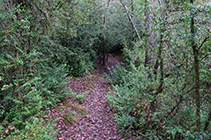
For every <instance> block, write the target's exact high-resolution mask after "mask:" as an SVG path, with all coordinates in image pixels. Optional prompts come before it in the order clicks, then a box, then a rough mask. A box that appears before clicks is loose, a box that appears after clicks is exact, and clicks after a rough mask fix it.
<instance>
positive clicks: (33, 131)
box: [0, 117, 57, 140]
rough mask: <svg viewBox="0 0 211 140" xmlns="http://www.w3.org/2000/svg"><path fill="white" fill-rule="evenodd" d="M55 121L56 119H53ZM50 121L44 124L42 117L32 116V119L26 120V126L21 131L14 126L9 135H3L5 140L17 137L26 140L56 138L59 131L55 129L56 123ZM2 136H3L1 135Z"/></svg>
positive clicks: (53, 139)
mask: <svg viewBox="0 0 211 140" xmlns="http://www.w3.org/2000/svg"><path fill="white" fill-rule="evenodd" d="M53 122H54V121H53ZM53 122H50V121H48V122H47V123H46V124H45V125H44V121H43V119H42V118H40V119H38V118H37V117H31V118H30V121H27V122H25V123H26V127H25V128H24V129H22V130H21V131H20V130H18V129H16V128H14V130H12V132H8V133H10V135H9V136H8V137H3V136H2V139H3V138H4V139H5V140H17V139H26V140H37V139H39V140H56V133H57V131H55V130H53V128H54V126H55V124H53ZM0 138H1V136H0Z"/></svg>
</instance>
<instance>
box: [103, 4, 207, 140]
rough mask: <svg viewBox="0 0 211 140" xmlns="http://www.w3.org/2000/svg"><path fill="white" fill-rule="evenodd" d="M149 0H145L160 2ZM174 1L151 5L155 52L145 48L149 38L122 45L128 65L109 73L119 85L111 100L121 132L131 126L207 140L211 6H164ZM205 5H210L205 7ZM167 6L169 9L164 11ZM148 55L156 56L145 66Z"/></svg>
mask: <svg viewBox="0 0 211 140" xmlns="http://www.w3.org/2000/svg"><path fill="white" fill-rule="evenodd" d="M138 3H142V2H137V3H134V6H137V7H139V8H140V9H139V10H140V12H139V14H143V15H141V16H140V17H142V16H144V11H143V10H141V9H143V8H144V5H141V4H140V5H137V4H138ZM151 4H152V3H151ZM151 4H149V3H148V4H147V5H148V6H150V7H153V8H155V7H156V6H153V5H151ZM153 4H155V3H153ZM157 4H158V3H157ZM168 4H169V5H168ZM171 4H172V3H171V2H170V1H169V2H167V3H166V1H161V3H159V4H158V5H159V6H158V9H159V10H155V9H154V10H153V12H154V13H153V14H154V17H153V21H154V23H153V27H154V28H153V29H151V32H152V31H154V32H155V35H157V37H156V38H155V40H153V43H154V44H155V48H153V49H154V51H152V50H150V52H146V50H145V49H146V47H148V46H147V43H146V42H145V40H144V39H145V38H144V39H143V40H141V41H136V42H134V43H133V44H134V46H133V47H130V46H129V47H127V46H125V47H124V54H125V58H126V61H125V65H126V66H124V67H120V66H118V67H117V69H116V70H112V72H111V73H110V74H109V76H107V77H108V81H109V82H110V83H112V84H113V85H114V90H115V92H111V93H110V95H109V96H108V100H109V101H110V104H111V107H113V108H114V109H115V111H116V113H115V114H114V116H115V119H116V121H117V123H118V124H119V126H120V129H121V130H122V132H124V131H125V130H127V131H131V130H133V131H135V134H137V137H139V138H147V139H202V138H203V139H209V138H210V130H208V129H206V131H205V132H204V130H203V129H204V128H205V123H206V122H208V118H209V112H210V107H208V106H210V96H209V95H208V91H210V82H208V81H210V80H208V79H207V78H209V79H210V65H209V64H210V50H209V48H210V47H209V45H208V44H210V37H208V38H207V36H209V35H210V32H209V26H210V24H208V20H209V16H208V13H210V5H209V4H207V3H206V4H204V5H200V4H199V5H196V6H194V5H191V4H189V3H185V2H184V3H174V4H175V5H177V4H179V5H180V6H178V7H174V8H175V9H174V8H170V9H168V8H167V9H165V8H164V7H162V6H163V5H168V6H169V7H171V6H173V5H171ZM205 7H206V9H207V10H206V11H204V10H202V9H203V8H205ZM165 10H167V11H168V12H166V13H165ZM190 10H191V11H190ZM190 12H192V13H190ZM191 14H194V22H195V27H194V30H195V36H196V38H195V42H196V46H197V47H198V48H197V49H198V57H199V61H200V64H199V71H200V74H199V75H200V76H199V77H200V106H201V112H200V117H201V120H200V121H201V124H200V128H201V131H200V132H197V131H198V130H197V126H196V119H197V115H196V97H195V96H196V93H195V92H196V91H195V88H196V87H195V80H196V79H195V72H194V64H195V61H194V57H193V56H195V54H193V50H192V46H191V37H192V35H191V33H190V21H191V18H192V15H191ZM204 21H205V22H204ZM207 29H208V30H207ZM161 36H162V37H161ZM206 38H207V39H206ZM125 44H126V43H125ZM159 49H160V50H161V51H160V50H159ZM159 51H160V54H159ZM147 54H150V55H151V56H152V58H153V60H151V62H150V65H149V66H147V67H146V66H144V63H145V61H144V60H145V56H146V55H147ZM161 60H162V63H161ZM156 61H158V62H159V66H158V68H157V69H155V67H154V66H155V64H156ZM161 64H162V68H161ZM208 98H209V99H208ZM209 128H210V126H209Z"/></svg>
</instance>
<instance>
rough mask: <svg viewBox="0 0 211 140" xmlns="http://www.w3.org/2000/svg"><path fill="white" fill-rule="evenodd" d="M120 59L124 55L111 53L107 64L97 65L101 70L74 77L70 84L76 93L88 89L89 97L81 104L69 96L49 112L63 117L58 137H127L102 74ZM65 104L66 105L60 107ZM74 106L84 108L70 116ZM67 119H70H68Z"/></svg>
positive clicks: (71, 139)
mask: <svg viewBox="0 0 211 140" xmlns="http://www.w3.org/2000/svg"><path fill="white" fill-rule="evenodd" d="M121 60H122V57H121V56H114V55H110V56H109V58H108V61H107V63H106V66H104V67H102V66H98V70H95V71H93V72H92V73H91V74H89V75H87V76H85V77H80V78H73V79H71V83H69V87H70V88H71V89H72V90H73V91H74V92H75V93H76V94H77V95H78V94H83V93H86V94H87V97H86V98H85V99H84V100H83V102H82V103H81V104H79V103H77V102H76V100H74V99H71V98H70V99H66V101H64V102H62V103H60V104H59V105H58V106H57V107H55V109H53V110H52V111H51V112H54V113H50V114H51V115H50V114H49V115H50V116H52V115H54V117H56V118H58V117H61V118H60V119H59V121H58V123H57V126H56V129H58V128H59V131H58V134H57V138H58V139H59V140H124V138H121V134H120V133H118V129H117V126H116V122H115V121H114V118H113V115H112V110H111V109H110V108H109V103H108V101H107V100H106V96H107V95H108V92H109V86H110V85H109V83H108V81H107V80H106V79H105V78H104V75H103V73H104V72H107V71H108V70H107V68H106V67H111V66H115V65H116V64H118V63H121V62H122V61H121ZM74 104H75V105H74ZM62 107H65V109H61V108H62ZM74 110H77V111H78V112H81V114H80V113H79V114H77V115H76V117H77V119H76V118H71V117H70V116H71V115H73V114H71V111H74ZM84 110H86V111H85V112H86V113H84ZM77 111H76V112H77ZM67 112H69V114H68V113H67ZM55 114H56V115H55ZM82 114H84V115H82ZM68 115H69V118H68ZM68 121H70V122H71V123H67V122H68Z"/></svg>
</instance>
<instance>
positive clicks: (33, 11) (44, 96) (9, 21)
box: [0, 1, 71, 139]
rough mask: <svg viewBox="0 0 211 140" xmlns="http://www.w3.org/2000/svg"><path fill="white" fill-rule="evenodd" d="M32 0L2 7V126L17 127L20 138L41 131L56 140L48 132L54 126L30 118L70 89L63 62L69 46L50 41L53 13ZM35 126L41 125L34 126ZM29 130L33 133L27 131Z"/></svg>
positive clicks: (0, 33) (64, 95) (0, 125)
mask: <svg viewBox="0 0 211 140" xmlns="http://www.w3.org/2000/svg"><path fill="white" fill-rule="evenodd" d="M39 2H40V1H39ZM39 2H38V3H39ZM30 4H32V3H28V5H26V7H23V6H21V5H16V4H15V3H4V4H3V5H1V6H0V7H1V8H0V9H1V10H0V11H1V18H0V29H1V32H0V54H1V55H0V75H1V80H0V107H1V108H0V110H1V113H0V127H1V130H5V129H6V128H7V127H8V126H14V127H15V128H16V129H17V133H16V134H20V135H18V136H17V138H20V139H21V138H23V137H25V136H26V137H29V139H35V138H36V137H37V138H38V139H39V137H42V135H43V138H44V139H45V138H46V139H52V137H53V135H54V136H55V133H52V134H53V135H52V136H50V135H49V136H48V134H47V132H49V131H50V130H51V129H52V127H50V126H49V125H46V126H44V127H41V125H43V123H38V122H39V121H41V120H40V119H39V120H37V119H36V117H35V118H34V120H35V122H34V124H33V125H30V123H29V122H32V121H30V120H31V119H30V118H31V116H36V115H37V114H39V113H40V112H41V109H49V108H51V107H52V106H54V105H55V104H56V103H57V102H59V101H61V100H62V99H63V98H65V97H66V96H67V95H69V94H70V92H71V91H68V88H67V81H68V80H69V78H67V75H68V69H67V64H66V61H63V60H62V61H59V60H61V56H62V54H61V53H62V52H64V50H65V48H63V46H61V45H59V44H57V43H56V41H55V42H54V41H53V40H52V39H51V36H50V33H51V32H50V27H52V26H51V25H50V24H49V23H47V22H48V18H49V17H45V14H44V13H42V12H43V11H42V10H43V9H42V8H43V7H42V6H43V4H44V3H42V4H41V5H42V6H41V5H40V7H36V6H37V5H36V4H35V7H30V6H29V5H30ZM8 7H9V9H8ZM6 9H7V10H6ZM46 18H47V19H46ZM43 19H45V20H43ZM46 24H48V25H46ZM52 24H53V23H52ZM57 47H60V48H62V49H61V50H59V49H58V48H57ZM58 50H59V51H58ZM56 52H59V53H60V54H56ZM69 53H71V52H70V51H69ZM58 61H59V62H60V63H59V62H58ZM35 125H39V127H37V128H36V129H32V128H34V126H35ZM47 129H49V131H47ZM27 130H28V131H29V130H30V131H29V132H28V133H26V131H27ZM40 132H42V133H43V134H42V133H40ZM16 134H15V135H16ZM27 134H29V135H27ZM34 134H35V135H36V136H34ZM41 134H42V135H41ZM15 135H14V139H16V136H15ZM31 135H32V136H31ZM1 136H2V137H4V136H5V135H2V134H1ZM10 138H11V139H13V135H11V137H9V139H10Z"/></svg>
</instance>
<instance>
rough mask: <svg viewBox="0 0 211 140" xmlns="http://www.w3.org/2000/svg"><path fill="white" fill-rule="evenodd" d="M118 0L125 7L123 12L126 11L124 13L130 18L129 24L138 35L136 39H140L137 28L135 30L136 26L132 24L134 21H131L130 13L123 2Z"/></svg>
mask: <svg viewBox="0 0 211 140" xmlns="http://www.w3.org/2000/svg"><path fill="white" fill-rule="evenodd" d="M119 1H120V2H121V4H122V6H123V7H124V8H125V12H126V14H127V17H128V19H129V20H130V23H131V25H132V26H133V29H134V30H135V32H136V35H137V36H138V39H139V40H141V37H140V35H139V33H138V30H137V28H136V26H135V24H134V22H133V19H132V17H131V15H130V13H129V12H128V8H127V6H126V5H125V4H124V3H123V1H122V0H119Z"/></svg>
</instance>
